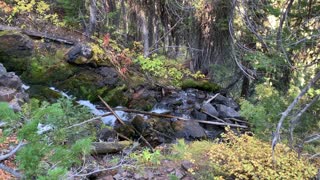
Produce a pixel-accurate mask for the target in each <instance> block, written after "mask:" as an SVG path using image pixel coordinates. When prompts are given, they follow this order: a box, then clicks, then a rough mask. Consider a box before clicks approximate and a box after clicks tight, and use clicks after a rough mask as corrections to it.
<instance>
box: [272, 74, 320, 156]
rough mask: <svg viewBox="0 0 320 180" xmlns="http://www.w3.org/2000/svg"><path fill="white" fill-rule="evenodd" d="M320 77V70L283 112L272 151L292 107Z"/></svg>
mask: <svg viewBox="0 0 320 180" xmlns="http://www.w3.org/2000/svg"><path fill="white" fill-rule="evenodd" d="M319 79H320V71H319V72H318V73H317V74H316V75H315V77H314V78H312V79H311V80H310V82H309V83H308V85H307V86H306V87H305V88H303V89H302V90H301V92H300V94H299V95H298V96H297V97H296V98H295V99H294V100H293V102H292V103H291V104H290V105H289V107H288V108H287V109H286V110H285V111H284V112H283V113H282V116H281V118H280V120H279V122H278V125H277V129H276V132H275V134H274V137H273V139H272V153H274V148H275V147H276V145H277V142H278V139H279V138H280V129H281V127H282V124H283V122H284V120H285V119H286V117H287V116H288V115H289V113H290V112H291V111H292V109H293V108H294V107H295V106H296V104H297V103H298V101H299V100H300V99H301V98H302V96H303V95H304V94H306V93H307V92H308V90H309V89H310V88H311V87H312V86H313V85H314V84H315V83H316V82H317V81H318V80H319Z"/></svg>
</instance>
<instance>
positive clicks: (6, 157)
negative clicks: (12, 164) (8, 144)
mask: <svg viewBox="0 0 320 180" xmlns="http://www.w3.org/2000/svg"><path fill="white" fill-rule="evenodd" d="M24 145H26V143H25V142H22V141H21V142H20V143H19V144H18V145H17V147H15V148H14V149H13V150H12V151H10V152H9V153H8V154H5V155H2V156H0V161H3V160H6V159H8V158H9V157H11V156H13V155H14V154H15V153H16V152H17V151H18V150H19V149H20V148H21V147H22V146H24Z"/></svg>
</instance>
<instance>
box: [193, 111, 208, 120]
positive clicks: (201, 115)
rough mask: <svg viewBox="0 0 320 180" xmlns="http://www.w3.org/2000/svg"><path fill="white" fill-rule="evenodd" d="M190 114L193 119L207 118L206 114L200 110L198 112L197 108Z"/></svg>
mask: <svg viewBox="0 0 320 180" xmlns="http://www.w3.org/2000/svg"><path fill="white" fill-rule="evenodd" d="M191 116H192V117H193V118H194V119H199V120H207V117H208V116H207V115H206V114H204V113H202V112H199V111H198V110H196V109H194V110H193V111H192V112H191Z"/></svg>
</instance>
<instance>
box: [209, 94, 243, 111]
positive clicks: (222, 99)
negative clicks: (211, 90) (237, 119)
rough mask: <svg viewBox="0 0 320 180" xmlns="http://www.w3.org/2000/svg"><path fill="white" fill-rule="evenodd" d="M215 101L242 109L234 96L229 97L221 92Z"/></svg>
mask: <svg viewBox="0 0 320 180" xmlns="http://www.w3.org/2000/svg"><path fill="white" fill-rule="evenodd" d="M213 103H215V104H223V105H225V106H228V107H231V108H233V109H235V110H237V111H238V110H239V109H240V107H239V105H238V104H237V103H236V102H235V101H234V100H233V99H232V98H227V97H225V96H222V95H221V94H219V95H218V96H217V97H216V98H214V100H213Z"/></svg>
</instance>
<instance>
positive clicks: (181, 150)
mask: <svg viewBox="0 0 320 180" xmlns="http://www.w3.org/2000/svg"><path fill="white" fill-rule="evenodd" d="M172 154H176V155H179V156H176V157H179V158H180V160H183V159H186V160H188V161H190V162H192V163H193V164H194V165H195V166H194V168H192V169H189V170H188V171H189V172H190V173H191V174H193V175H194V177H195V178H197V179H208V178H210V179H230V178H231V179H310V178H313V177H315V175H316V174H317V168H316V167H315V166H314V165H312V164H310V163H309V162H308V161H307V160H306V159H304V158H301V159H299V158H298V154H297V153H295V152H293V151H291V150H290V148H289V147H287V146H285V145H283V144H280V145H278V146H277V148H276V150H275V160H276V161H275V162H274V161H273V158H272V153H271V148H270V144H269V143H267V142H263V141H261V140H259V139H257V138H256V137H254V136H249V135H246V134H245V135H242V136H240V137H239V136H236V135H235V134H234V133H233V132H232V131H230V130H227V133H226V134H224V135H223V143H218V142H208V141H196V142H193V143H191V144H188V145H186V144H185V143H183V142H179V143H178V145H176V146H174V147H173V149H172Z"/></svg>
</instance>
